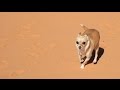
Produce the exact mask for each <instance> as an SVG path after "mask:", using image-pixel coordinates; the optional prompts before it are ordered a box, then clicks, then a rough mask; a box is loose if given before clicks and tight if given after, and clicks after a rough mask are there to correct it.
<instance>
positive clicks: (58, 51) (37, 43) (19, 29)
mask: <svg viewBox="0 0 120 90" xmlns="http://www.w3.org/2000/svg"><path fill="white" fill-rule="evenodd" d="M80 24H84V25H86V26H87V27H89V28H94V29H97V30H98V31H99V32H100V36H101V39H100V47H101V51H100V52H101V57H100V58H99V61H98V63H97V64H93V63H90V64H88V65H86V67H85V69H83V70H82V69H80V63H79V58H78V54H77V49H76V46H75V40H76V37H77V35H78V33H79V32H84V30H83V29H82V28H81V27H80ZM119 34H120V13H119V12H0V78H1V79H35V78H36V79H109V78H120V58H119V56H120V54H119V50H120V48H119V47H120V39H119V38H120V35H119Z"/></svg>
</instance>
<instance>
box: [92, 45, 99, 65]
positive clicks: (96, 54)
mask: <svg viewBox="0 0 120 90" xmlns="http://www.w3.org/2000/svg"><path fill="white" fill-rule="evenodd" d="M98 50H99V47H98V48H97V49H96V50H95V58H94V60H93V63H94V64H96V63H97V57H98Z"/></svg>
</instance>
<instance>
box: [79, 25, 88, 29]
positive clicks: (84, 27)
mask: <svg viewBox="0 0 120 90" xmlns="http://www.w3.org/2000/svg"><path fill="white" fill-rule="evenodd" d="M80 26H81V27H83V29H84V30H88V28H87V27H86V26H84V25H83V24H80Z"/></svg>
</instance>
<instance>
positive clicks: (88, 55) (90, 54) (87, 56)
mask: <svg viewBox="0 0 120 90" xmlns="http://www.w3.org/2000/svg"><path fill="white" fill-rule="evenodd" d="M91 56H92V50H91V49H90V50H89V51H88V53H87V54H86V59H85V61H84V62H83V63H82V64H81V67H80V68H81V69H84V68H85V65H86V64H87V62H88V61H89V60H90V58H91Z"/></svg>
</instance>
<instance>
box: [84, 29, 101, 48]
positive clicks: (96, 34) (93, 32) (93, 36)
mask: <svg viewBox="0 0 120 90" xmlns="http://www.w3.org/2000/svg"><path fill="white" fill-rule="evenodd" d="M83 35H87V36H88V37H89V38H90V39H91V40H92V41H93V43H94V48H95V49H96V48H97V47H98V45H99V40H100V34H99V32H98V31H97V30H95V29H87V30H86V31H85V32H84V33H83Z"/></svg>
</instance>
